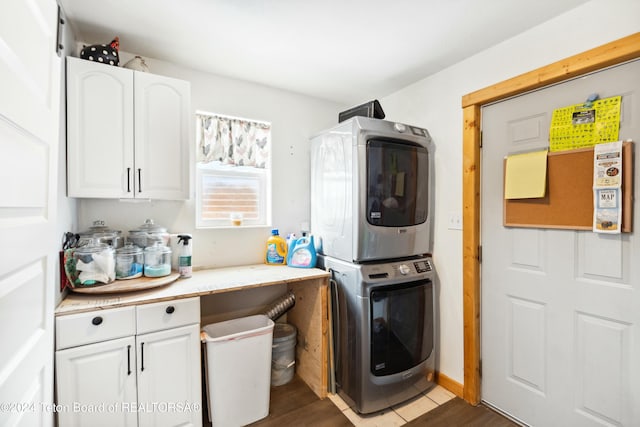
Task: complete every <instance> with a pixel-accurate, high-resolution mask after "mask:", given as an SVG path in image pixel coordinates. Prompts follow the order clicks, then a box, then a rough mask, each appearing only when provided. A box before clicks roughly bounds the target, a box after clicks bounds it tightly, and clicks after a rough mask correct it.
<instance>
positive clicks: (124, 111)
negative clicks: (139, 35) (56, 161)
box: [67, 58, 135, 198]
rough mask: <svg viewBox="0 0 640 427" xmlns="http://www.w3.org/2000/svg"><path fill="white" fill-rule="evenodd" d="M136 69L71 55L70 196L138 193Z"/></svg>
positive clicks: (68, 121) (68, 80)
mask: <svg viewBox="0 0 640 427" xmlns="http://www.w3.org/2000/svg"><path fill="white" fill-rule="evenodd" d="M133 123H134V122H133V71H131V70H126V69H122V68H119V67H114V66H110V65H106V64H100V63H96V62H92V61H87V60H84V59H79V58H67V164H68V166H67V181H68V184H67V185H68V188H67V192H68V196H69V197H94V198H103V197H105V198H132V197H134V178H135V176H134V174H135V170H134V163H133Z"/></svg>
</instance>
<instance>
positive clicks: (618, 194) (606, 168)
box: [593, 141, 622, 233]
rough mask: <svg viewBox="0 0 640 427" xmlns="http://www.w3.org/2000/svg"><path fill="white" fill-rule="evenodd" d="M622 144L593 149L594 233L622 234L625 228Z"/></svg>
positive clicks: (620, 142)
mask: <svg viewBox="0 0 640 427" xmlns="http://www.w3.org/2000/svg"><path fill="white" fill-rule="evenodd" d="M621 190H622V141H616V142H610V143H607V144H598V145H596V146H595V147H594V149H593V231H594V232H597V233H620V231H621V227H622V191H621Z"/></svg>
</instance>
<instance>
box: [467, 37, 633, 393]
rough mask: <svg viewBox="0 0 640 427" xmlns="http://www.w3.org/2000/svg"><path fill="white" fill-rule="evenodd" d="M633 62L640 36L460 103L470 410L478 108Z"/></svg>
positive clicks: (475, 383)
mask: <svg viewBox="0 0 640 427" xmlns="http://www.w3.org/2000/svg"><path fill="white" fill-rule="evenodd" d="M636 58H640V32H639V33H635V34H632V35H630V36H627V37H623V38H621V39H618V40H616V41H613V42H610V43H607V44H605V45H602V46H600V47H597V48H594V49H591V50H588V51H586V52H583V53H580V54H577V55H574V56H571V57H569V58H566V59H563V60H561V61H558V62H554V63H553V64H550V65H547V66H544V67H541V68H538V69H536V70H533V71H530V72H527V73H524V74H521V75H519V76H517V77H514V78H511V79H509V80H505V81H502V82H500V83H497V84H495V85H492V86H489V87H486V88H484V89H480V90H478V91H475V92H471V93H469V94H467V95H464V96H463V97H462V109H463V110H462V111H463V132H462V144H463V148H462V150H463V155H462V182H463V189H462V206H463V208H462V221H463V222H462V223H463V228H462V242H463V243H462V288H463V327H464V385H463V397H464V399H465V400H466V401H467V402H469V403H471V404H472V405H477V404H478V403H480V258H479V256H480V173H481V170H480V166H481V165H480V144H481V139H480V124H481V122H482V117H481V107H482V106H483V105H486V104H489V103H491V102H495V101H499V100H502V99H505V98H509V97H511V96H515V95H519V94H522V93H525V92H528V91H531V90H534V89H539V88H541V87H544V86H548V85H550V84H554V83H558V82H561V81H563V80H568V79H571V78H574V77H577V76H580V75H583V74H587V73H590V72H592V71H596V70H600V69H603V68H606V67H609V66H612V65H616V64H620V63H623V62H626V61H629V60H632V59H636Z"/></svg>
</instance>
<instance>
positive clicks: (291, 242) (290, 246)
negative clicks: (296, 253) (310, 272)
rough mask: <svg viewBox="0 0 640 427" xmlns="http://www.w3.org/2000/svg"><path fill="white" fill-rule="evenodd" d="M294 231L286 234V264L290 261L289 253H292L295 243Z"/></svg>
mask: <svg viewBox="0 0 640 427" xmlns="http://www.w3.org/2000/svg"><path fill="white" fill-rule="evenodd" d="M296 240H297V239H296V233H291V234H288V235H287V265H288V264H289V261H291V255H292V254H293V247H294V246H295V245H296Z"/></svg>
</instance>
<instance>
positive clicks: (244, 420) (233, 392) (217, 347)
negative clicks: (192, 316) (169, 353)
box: [202, 314, 273, 427]
mask: <svg viewBox="0 0 640 427" xmlns="http://www.w3.org/2000/svg"><path fill="white" fill-rule="evenodd" d="M202 332H203V333H202V342H204V343H206V346H205V347H206V359H205V367H206V370H207V372H206V373H207V375H206V380H207V392H208V402H209V420H211V422H212V423H213V425H214V426H215V427H227V426H244V425H247V424H250V423H252V422H255V421H258V420H260V419H262V418H264V417H266V416H267V415H269V397H270V396H269V392H270V383H271V343H272V340H273V321H272V320H271V319H269V318H268V317H267V316H265V315H262V314H259V315H256V316H249V317H242V318H239V319H232V320H227V321H225V322H219V323H213V324H211V325H207V326H205V327H203V328H202Z"/></svg>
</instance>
